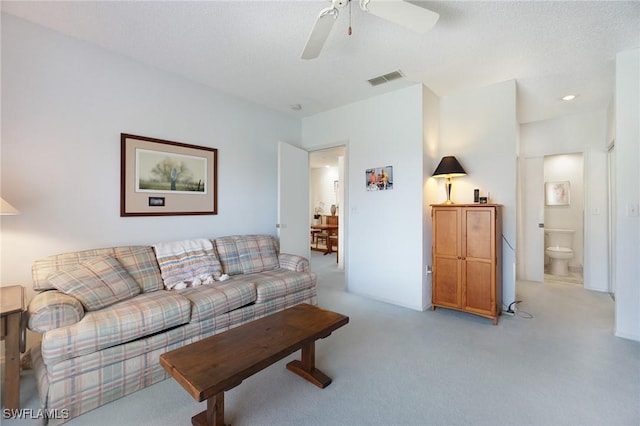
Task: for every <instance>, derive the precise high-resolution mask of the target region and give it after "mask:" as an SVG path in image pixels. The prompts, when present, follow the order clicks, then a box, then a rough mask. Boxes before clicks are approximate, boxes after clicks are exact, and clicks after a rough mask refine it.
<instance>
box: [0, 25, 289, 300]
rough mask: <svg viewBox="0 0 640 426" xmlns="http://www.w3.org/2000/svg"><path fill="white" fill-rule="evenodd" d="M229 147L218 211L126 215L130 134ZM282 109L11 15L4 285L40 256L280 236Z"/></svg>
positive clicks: (18, 279)
mask: <svg viewBox="0 0 640 426" xmlns="http://www.w3.org/2000/svg"><path fill="white" fill-rule="evenodd" d="M121 132H125V133H133V134H138V135H143V136H149V137H155V138H160V139H167V140H172V141H180V142H185V143H190V144H194V145H202V146H208V147H214V148H218V154H219V162H218V167H219V170H218V191H219V194H218V206H219V214H218V215H216V216H170V217H127V218H122V217H120V215H119V208H120V207H119V203H120V133H121ZM300 134H301V124H300V122H299V121H298V120H295V119H291V118H287V117H285V116H283V115H281V114H279V113H276V112H274V111H271V110H268V109H265V108H263V107H259V106H256V105H253V104H250V103H248V102H245V101H243V100H239V99H237V98H235V97H231V96H227V95H224V94H221V93H219V92H216V91H214V90H212V89H210V88H207V87H204V86H201V85H198V84H195V83H192V82H189V81H186V80H184V79H182V78H180V77H177V76H175V75H173V74H168V73H164V72H161V71H159V70H156V69H154V68H150V67H147V66H144V65H141V64H140V63H137V62H135V61H133V60H130V59H128V58H125V57H122V56H118V55H115V54H112V53H109V52H107V51H105V50H102V49H100V48H97V47H94V46H91V45H89V44H86V43H84V42H81V41H77V40H75V39H72V38H69V37H66V36H62V35H59V34H57V33H55V32H52V31H49V30H46V29H44V28H42V27H39V26H35V25H32V24H30V23H27V22H26V21H23V20H20V19H17V18H15V17H12V16H8V15H4V14H3V15H2V151H1V152H2V159H1V160H2V163H1V165H2V171H1V173H2V175H1V177H2V181H1V185H2V188H1V189H2V197H4V198H5V199H7V200H10V202H11V203H12V204H13V205H14V206H16V207H17V208H18V209H19V210H20V211H21V213H22V214H21V215H19V216H10V217H9V216H5V217H3V218H2V233H1V236H2V242H1V248H2V251H1V255H2V257H1V265H2V267H1V271H2V275H1V282H2V285H13V284H24V285H25V286H26V287H27V288H29V287H30V283H31V275H30V271H31V270H30V268H31V264H32V262H33V260H34V259H36V258H39V257H42V256H46V255H50V254H55V253H61V252H65V251H73V250H78V249H85V248H95V247H101V246H111V245H117V244H123V245H126V244H152V243H154V242H158V241H165V240H173V239H183V238H190V237H200V236H210V237H213V236H221V235H229V234H233V233H249V232H262V233H270V234H275V233H276V232H275V223H276V199H277V197H276V176H277V168H276V163H277V158H276V147H277V141H278V140H282V141H286V142H289V143H293V144H296V143H299V140H300Z"/></svg>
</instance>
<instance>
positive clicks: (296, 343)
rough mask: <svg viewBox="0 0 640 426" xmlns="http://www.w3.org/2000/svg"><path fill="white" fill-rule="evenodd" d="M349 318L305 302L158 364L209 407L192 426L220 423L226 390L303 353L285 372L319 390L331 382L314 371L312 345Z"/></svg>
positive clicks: (163, 357)
mask: <svg viewBox="0 0 640 426" xmlns="http://www.w3.org/2000/svg"><path fill="white" fill-rule="evenodd" d="M348 322H349V317H347V316H345V315H342V314H339V313H337V312H332V311H327V310H324V309H320V308H318V307H317V306H313V305H309V304H306V303H303V304H300V305H296V306H293V307H291V308H288V309H285V310H284V311H280V312H277V313H275V314H273V315H269V316H266V317H264V318H260V319H257V320H255V321H251V322H249V323H247V324H244V325H241V326H239V327H236V328H232V329H231V330H228V331H225V332H223V333H220V334H216V335H214V336H211V337H208V338H206V339H202V340H200V341H198V342H195V343H192V344H190V345H186V346H183V347H181V348H178V349H175V350H173V351H170V352H167V353H164V354H162V355H160V365H162V367H164V369H165V370H167V372H169V374H171V376H172V377H173V378H174V379H175V380H176V381H177V382H178V383H180V384H181V385H182V387H183V388H184V389H185V390H186V391H187V392H188V393H189V395H191V396H192V397H193V399H195V400H196V401H199V402H200V401H204V400H206V401H207V409H206V410H205V411H203V412H201V413H200V414H197V415H195V416H193V417H192V418H191V423H192V424H193V425H194V426H199V425H208V426H221V425H224V392H225V391H228V390H230V389H233V388H234V387H236V386H238V385H239V384H240V383H242V381H243V380H244V379H246V378H248V377H250V376H252V375H253V374H255V373H257V372H258V371H261V370H263V369H264V368H267V367H268V366H270V365H271V364H273V363H275V362H277V361H279V360H281V359H282V358H284V357H286V356H288V355H290V354H292V353H294V352H295V351H297V350H299V349H301V350H302V357H301V360H295V361H291V362H290V363H288V364H287V369H288V370H290V371H292V372H293V373H295V374H297V375H299V376H301V377H302V378H304V379H306V380H308V381H310V382H311V383H313V384H314V385H316V386H318V387H319V388H325V387H327V386H329V384H331V378H330V377H328V376H327V375H326V374H324V373H323V372H322V371H320V370H318V369H317V368H316V367H315V342H316V340H318V339H324V338H325V337H328V336H329V335H330V334H331V333H332V332H333V331H335V330H337V329H338V328H340V327H342V326H344V325H346V324H347V323H348Z"/></svg>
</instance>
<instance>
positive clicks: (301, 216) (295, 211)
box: [277, 142, 311, 259]
mask: <svg viewBox="0 0 640 426" xmlns="http://www.w3.org/2000/svg"><path fill="white" fill-rule="evenodd" d="M310 225H311V224H310V216H309V153H308V152H307V151H305V150H303V149H300V148H297V147H295V146H293V145H289V144H288V143H285V142H278V224H277V228H278V237H279V239H280V251H281V252H282V253H289V254H297V255H299V256H304V257H306V258H307V259H309V258H310V255H311V251H310V245H309V226H310Z"/></svg>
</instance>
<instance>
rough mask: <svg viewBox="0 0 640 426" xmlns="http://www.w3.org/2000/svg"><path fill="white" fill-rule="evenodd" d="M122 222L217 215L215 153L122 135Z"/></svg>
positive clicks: (158, 140)
mask: <svg viewBox="0 0 640 426" xmlns="http://www.w3.org/2000/svg"><path fill="white" fill-rule="evenodd" d="M120 145H121V158H120V216H171V215H205V214H218V197H217V193H218V187H217V185H218V179H217V171H218V164H217V162H218V150H217V149H215V148H208V147H203V146H196V145H189V144H185V143H181V142H172V141H166V140H162V139H154V138H147V137H144V136H135V135H129V134H125V133H122V134H121V135H120Z"/></svg>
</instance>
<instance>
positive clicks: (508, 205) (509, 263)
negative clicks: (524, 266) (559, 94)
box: [434, 81, 518, 304]
mask: <svg viewBox="0 0 640 426" xmlns="http://www.w3.org/2000/svg"><path fill="white" fill-rule="evenodd" d="M440 113H441V120H440V144H439V153H438V157H442V156H445V155H454V156H455V157H456V158H457V159H458V160H459V161H460V164H462V166H463V167H464V169H465V171H466V172H467V175H466V176H463V177H460V178H454V179H453V189H452V193H451V199H452V200H453V201H454V202H456V203H470V202H473V190H474V188H479V189H480V194H481V196H484V195H485V194H487V193H488V192H490V193H491V199H490V202H493V203H497V204H502V205H503V207H502V213H503V224H502V234H503V236H504V238H503V244H502V256H503V269H502V282H503V303H504V304H509V303H511V302H512V301H514V300H515V251H514V249H515V247H516V146H517V142H518V126H517V121H516V84H515V81H507V82H504V83H499V84H495V85H492V86H489V87H484V88H480V89H476V90H472V91H469V92H465V93H462V94H459V95H456V96H449V97H444V98H442V100H441V110H440ZM438 188H439V189H438V199H437V200H434V202H443V201H444V200H445V199H446V195H445V192H444V187H443V183H439V184H438Z"/></svg>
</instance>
